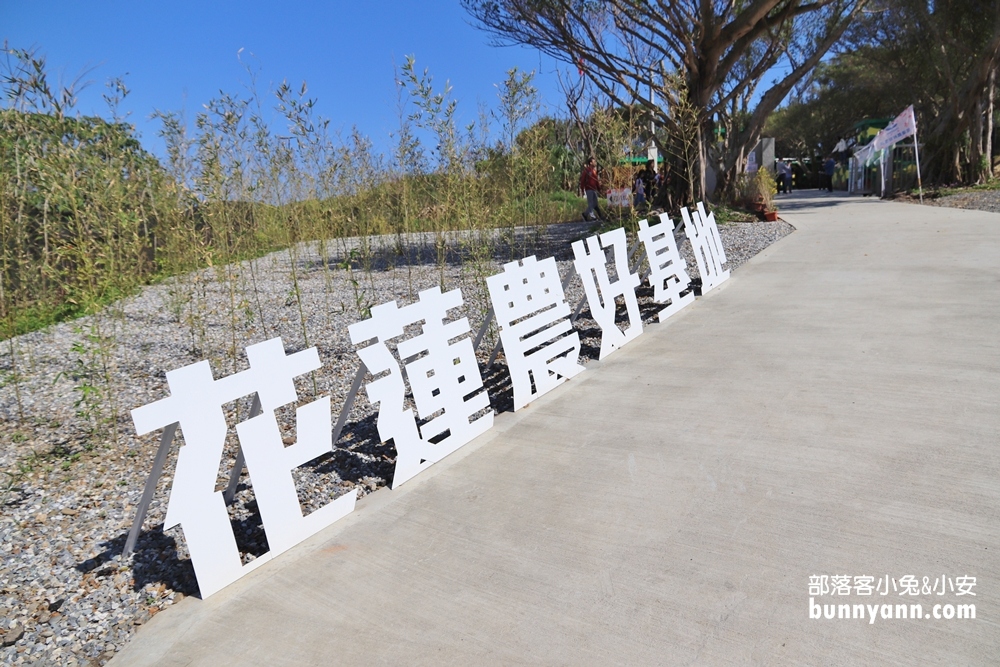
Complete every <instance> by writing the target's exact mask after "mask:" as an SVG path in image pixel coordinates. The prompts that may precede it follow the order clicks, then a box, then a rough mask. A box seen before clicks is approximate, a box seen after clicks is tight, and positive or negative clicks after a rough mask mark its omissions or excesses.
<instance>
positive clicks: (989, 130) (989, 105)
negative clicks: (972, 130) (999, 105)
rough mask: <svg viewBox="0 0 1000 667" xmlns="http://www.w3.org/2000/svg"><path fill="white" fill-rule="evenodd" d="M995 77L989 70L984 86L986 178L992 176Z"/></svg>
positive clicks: (993, 71)
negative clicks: (985, 91)
mask: <svg viewBox="0 0 1000 667" xmlns="http://www.w3.org/2000/svg"><path fill="white" fill-rule="evenodd" d="M996 78H997V71H996V69H992V70H990V81H989V83H988V84H987V86H986V88H987V93H986V136H985V138H984V141H983V154H984V155H985V156H986V164H987V167H986V178H987V180H989V179H991V178H993V98H994V97H995V96H996Z"/></svg>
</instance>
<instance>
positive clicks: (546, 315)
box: [486, 256, 583, 411]
mask: <svg viewBox="0 0 1000 667" xmlns="http://www.w3.org/2000/svg"><path fill="white" fill-rule="evenodd" d="M486 284H487V286H488V287H489V290H490V300H491V302H492V304H493V312H494V313H495V314H496V318H497V324H498V326H499V327H500V340H501V341H502V342H503V351H504V355H506V357H507V368H508V369H509V371H510V377H511V383H512V384H513V386H514V410H515V411H516V410H520V409H521V408H523V407H524V406H525V405H527V404H528V403H529V402H531V401H532V400H533V399H535V398H537V397H538V396H541V395H542V394H544V393H546V392H548V391H551V390H552V389H554V388H555V387H556V386H557V385H559V384H560V383H562V382H565V381H566V380H568V379H569V378H571V377H573V376H574V375H576V374H577V373H579V372H580V371H582V370H583V366H581V365H580V364H579V363H577V360H578V359H579V357H580V335H579V334H578V333H577V332H576V331H574V330H573V325H572V324H571V323H570V321H569V314H570V312H569V306H568V305H567V303H566V297H565V295H564V294H563V288H562V284H561V283H560V282H559V270H558V268H557V267H556V260H555V258H553V257H549V258H548V259H545V260H542V261H541V262H539V261H537V260H536V259H535V257H534V256H531V257H526V258H524V260H522V261H521V262H510V263H509V264H504V267H503V273H498V274H497V275H495V276H491V277H490V278H487V279H486Z"/></svg>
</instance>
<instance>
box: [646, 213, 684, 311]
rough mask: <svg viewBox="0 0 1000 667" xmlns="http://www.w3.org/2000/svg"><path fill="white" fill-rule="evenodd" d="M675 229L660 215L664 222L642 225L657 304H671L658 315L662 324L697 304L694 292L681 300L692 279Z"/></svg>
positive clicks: (661, 220)
mask: <svg viewBox="0 0 1000 667" xmlns="http://www.w3.org/2000/svg"><path fill="white" fill-rule="evenodd" d="M673 229H674V226H673V223H671V222H670V218H668V217H667V216H666V214H660V222H659V223H658V224H655V225H650V224H649V223H648V222H647V221H645V220H640V221H639V240H640V241H642V245H643V246H644V247H645V249H646V261H648V262H649V270H650V273H649V284H650V285H652V286H653V301H655V302H656V303H664V304H668V305H667V307H666V308H664V309H663V310H661V311H660V312H659V313H657V317H658V318H659V321H660V322H662V321H663V320H665V319H667V318H668V317H670V316H671V315H673V314H674V313H676V312H677V311H679V310H680V309H681V308H684V307H685V306H687V305H689V304H691V303H693V302H694V292H692V291H688V293H687V294H685V295H683V296H681V292H683V291H684V290H686V289H687V288H688V285H689V284H690V283H691V278H689V277H688V273H687V263H686V262H685V261H684V260H683V259H682V258H681V255H680V252H678V250H677V241H675V240H674V231H673Z"/></svg>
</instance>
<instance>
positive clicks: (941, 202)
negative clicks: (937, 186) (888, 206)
mask: <svg viewBox="0 0 1000 667" xmlns="http://www.w3.org/2000/svg"><path fill="white" fill-rule="evenodd" d="M913 201H914V202H917V201H918V200H917V199H916V198H913ZM924 201H925V202H926V203H928V204H930V205H932V206H946V207H948V208H966V209H972V210H975V211H990V212H992V213H1000V190H970V191H969V192H960V193H958V194H954V195H948V196H947V197H938V198H937V199H929V198H926V197H925V198H924Z"/></svg>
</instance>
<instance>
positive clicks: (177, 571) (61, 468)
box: [0, 222, 791, 664]
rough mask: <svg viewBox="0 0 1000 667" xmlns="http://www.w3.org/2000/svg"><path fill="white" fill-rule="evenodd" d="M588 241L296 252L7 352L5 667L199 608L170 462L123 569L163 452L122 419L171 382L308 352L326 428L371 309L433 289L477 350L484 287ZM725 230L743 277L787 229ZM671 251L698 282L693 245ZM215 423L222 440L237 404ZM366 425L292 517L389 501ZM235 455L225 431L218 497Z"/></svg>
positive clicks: (488, 234)
mask: <svg viewBox="0 0 1000 667" xmlns="http://www.w3.org/2000/svg"><path fill="white" fill-rule="evenodd" d="M589 230H590V228H589V225H587V224H584V223H567V224H561V225H550V226H548V227H547V228H542V227H538V228H519V229H516V230H514V231H513V232H511V231H509V230H505V231H500V230H490V231H484V232H455V233H449V234H446V235H444V236H441V235H440V234H408V235H401V236H380V237H367V238H350V239H336V240H328V241H325V242H311V243H306V244H299V245H297V246H295V247H294V248H292V249H291V250H283V251H280V252H275V253H273V254H270V255H267V256H265V257H262V258H260V259H256V260H253V261H246V262H242V263H240V264H236V265H231V266H224V267H214V268H209V269H205V270H202V271H198V272H194V273H190V274H186V275H184V276H180V277H177V278H174V279H171V280H169V281H166V282H164V283H161V284H158V285H153V286H149V287H146V288H144V289H142V291H141V292H140V293H138V294H137V295H135V296H133V297H129V298H127V299H124V300H122V301H120V302H117V303H115V304H113V305H112V306H110V307H108V308H107V309H105V310H104V311H102V312H101V313H99V314H98V315H94V316H90V317H86V318H82V319H79V320H76V321H73V322H68V323H63V324H59V325H56V326H53V327H50V328H49V329H47V330H44V331H38V332H34V333H31V334H26V335H23V336H20V337H18V338H16V339H12V340H11V341H5V342H4V343H3V345H2V351H3V352H2V353H3V356H2V357H0V373H3V378H4V380H5V384H4V385H3V386H2V387H0V470H2V471H3V474H2V476H0V483H2V486H0V493H2V503H3V512H2V513H0V624H2V625H0V635H2V636H3V637H4V638H5V642H4V643H5V646H4V647H3V648H0V660H2V661H4V662H6V663H15V664H16V663H19V662H23V663H25V664H35V663H46V664H49V663H52V664H63V663H64V664H71V663H73V662H74V661H76V662H79V663H83V662H86V661H87V660H96V661H97V662H98V663H103V662H105V661H106V660H108V659H110V657H111V656H113V655H114V652H115V651H116V650H117V649H120V648H121V647H122V646H123V645H124V644H125V643H126V642H127V641H128V639H129V637H130V636H131V635H132V633H133V632H134V631H135V628H136V627H137V626H138V625H141V624H142V623H143V622H145V620H147V619H148V618H149V617H150V616H151V615H152V614H155V613H157V612H158V611H159V610H161V609H162V608H164V607H165V606H167V605H170V604H172V603H173V602H176V601H177V600H178V599H179V598H180V597H182V596H183V595H190V594H194V593H196V592H197V586H196V583H195V579H194V573H193V570H192V568H191V566H190V561H189V559H188V555H187V551H186V548H185V546H184V541H183V536H182V533H181V532H180V531H179V530H169V531H164V530H163V528H162V524H163V519H164V514H165V511H166V500H167V497H168V490H169V485H170V481H171V474H172V470H173V468H174V464H175V462H176V455H177V450H178V447H177V446H176V445H175V446H174V447H173V449H172V452H171V456H170V458H168V460H167V464H166V467H165V471H164V475H163V477H162V479H161V481H160V485H159V488H158V489H157V492H156V496H155V498H154V500H153V504H152V506H151V508H150V512H149V515H148V517H147V519H146V523H145V526H144V531H143V533H142V534H141V536H140V538H139V541H138V544H137V546H136V550H135V554H134V556H133V557H132V558H130V559H128V560H122V559H121V557H120V553H121V551H122V547H123V545H124V541H125V537H126V534H127V532H128V529H129V527H130V523H131V521H132V518H133V513H134V511H135V506H136V504H137V502H138V500H139V496H140V494H141V492H142V488H143V484H144V482H145V478H146V475H147V474H148V472H149V469H150V466H151V463H152V460H153V456H154V453H155V450H156V447H157V444H158V437H157V436H155V435H150V436H148V437H143V438H137V437H136V436H135V435H134V429H133V427H132V423H131V419H130V418H129V416H128V415H129V412H128V411H129V410H130V409H132V408H134V407H137V406H140V405H144V404H146V403H149V402H151V401H154V400H157V399H160V398H162V397H164V396H165V395H166V393H167V386H166V382H165V377H164V374H165V372H166V371H169V370H173V369H175V368H179V367H181V366H184V365H187V364H190V363H194V362H196V361H200V360H202V359H208V360H209V361H210V362H211V365H212V368H213V372H214V373H215V376H216V377H220V376H222V375H227V374H229V373H232V372H235V371H239V370H242V369H244V368H246V360H245V357H244V354H243V348H244V347H246V346H247V345H250V344H253V343H257V342H260V341H263V340H266V339H269V338H273V337H275V336H281V337H282V339H283V341H284V344H285V348H286V350H288V351H293V350H298V349H302V348H304V347H307V344H308V345H315V346H317V347H318V349H319V354H320V358H321V361H322V362H323V368H322V369H321V370H320V371H317V372H316V373H315V375H314V376H312V377H304V378H301V379H300V380H299V382H298V383H297V389H298V392H299V396H300V398H301V399H302V400H303V401H307V400H311V397H313V396H316V395H326V394H329V395H330V396H331V398H332V403H333V406H334V410H335V411H339V409H340V406H341V405H342V404H343V401H344V399H345V397H346V395H347V393H348V390H349V387H350V384H351V381H352V380H353V377H354V374H355V371H356V369H357V365H358V357H357V355H356V354H355V352H354V347H353V346H352V345H351V344H350V340H349V338H348V333H347V327H348V325H350V324H353V323H354V322H356V321H359V320H360V319H362V318H363V317H365V316H366V314H367V311H368V309H369V308H370V307H372V306H374V305H377V304H380V303H384V302H386V301H389V300H393V299H395V300H396V301H397V302H399V303H400V304H405V303H410V302H412V301H413V300H415V299H416V297H417V293H418V292H419V291H420V290H424V289H427V288H430V287H433V286H435V285H441V286H442V287H443V288H445V289H454V288H461V289H462V293H463V295H464V299H465V306H464V308H463V309H462V312H460V313H455V315H456V316H457V317H461V316H467V317H468V318H469V321H470V324H471V326H472V330H473V332H475V331H476V330H477V329H478V328H479V326H480V325H481V323H482V322H483V319H484V317H485V315H486V312H487V310H488V307H489V303H488V298H487V292H486V288H485V279H486V278H487V277H488V276H490V275H493V274H494V273H497V272H499V271H500V270H501V265H502V264H503V263H504V262H506V261H510V260H512V259H517V258H520V257H523V256H526V255H530V254H535V255H537V256H538V257H539V258H544V257H548V256H552V255H554V256H555V257H556V259H557V261H558V264H559V269H560V272H561V274H562V275H563V276H566V275H568V273H569V272H571V271H572V270H573V269H572V261H571V258H572V250H571V248H570V243H571V241H573V240H575V239H577V238H581V237H583V236H585V235H587V233H588V232H589ZM720 231H721V234H722V239H723V243H724V245H725V248H726V253H727V256H728V258H729V260H730V261H729V264H728V267H729V268H736V267H738V266H740V265H741V264H742V263H744V262H745V261H746V260H747V259H749V258H750V257H752V256H753V255H754V254H756V253H757V252H759V251H760V250H761V249H763V248H764V247H766V246H767V245H769V244H770V243H772V242H774V241H775V240H777V239H778V238H780V237H781V236H784V235H785V234H787V233H789V231H791V227H790V226H789V225H787V224H786V223H783V222H777V223H734V224H730V225H726V226H723V227H722V228H721V230H720ZM681 251H682V253H683V254H685V255H686V257H687V259H688V268H689V271H690V272H691V274H692V277H694V276H696V275H697V268H696V265H695V263H694V260H693V257H692V256H691V254H690V246H689V245H688V244H687V242H686V241H685V242H684V243H683V244H682V246H681ZM651 294H652V290H651V289H650V288H648V287H645V286H644V287H641V288H640V290H639V296H640V305H641V307H642V312H643V318H644V321H646V322H649V321H652V320H654V319H655V312H656V310H657V309H656V307H655V306H654V304H653V303H652V301H651ZM582 297H583V289H582V287H581V285H580V282H579V279H578V278H575V277H574V279H573V280H572V281H571V282H570V284H569V287H568V289H567V300H568V301H569V302H570V305H571V307H572V306H575V305H576V303H577V302H578V301H579V300H580V299H581V298H582ZM576 328H577V329H578V330H579V331H580V332H581V338H582V339H583V354H584V356H585V361H586V358H596V356H597V351H598V348H599V346H600V341H599V337H600V331H599V329H598V327H597V325H596V323H595V322H594V321H593V320H592V319H590V317H589V311H588V310H587V309H586V308H585V309H584V310H583V313H582V316H581V317H580V318H579V319H578V320H577V322H576ZM495 341H496V331H495V329H494V330H491V331H490V332H489V333H488V335H487V337H486V340H485V341H484V343H483V344H482V345H481V346H480V349H479V350H478V353H479V356H480V360H481V362H482V366H483V367H484V368H485V365H486V360H487V358H488V356H489V353H490V350H491V349H492V347H493V343H494V342H495ZM12 351H13V354H11V352H12ZM484 379H485V381H486V384H487V388H488V391H489V394H490V398H491V402H492V405H493V408H494V409H495V410H497V411H498V412H500V411H504V410H509V409H510V405H511V388H510V381H509V378H508V376H507V372H506V367H505V365H504V363H503V357H502V355H501V357H500V361H499V362H498V363H497V364H495V365H494V366H493V367H492V369H491V370H490V371H489V372H488V373H487V374H486V377H485V378H484ZM228 407H229V408H230V410H229V419H230V424H231V425H233V424H235V422H236V421H237V420H238V419H239V418H240V416H241V415H246V414H247V412H248V410H249V407H250V406H249V403H245V404H244V403H239V402H237V403H233V404H231V405H230V406H228ZM293 408H294V406H287V407H285V408H283V409H281V410H279V414H278V420H279V423H280V424H281V427H282V429H283V430H284V431H285V433H286V434H287V435H288V436H293V435H294V433H293V427H292V424H293V419H294V409H293ZM374 417H375V411H374V409H373V408H372V406H371V405H369V404H368V402H367V400H365V398H364V395H363V394H362V395H361V396H360V397H359V400H358V401H357V402H356V403H355V405H354V408H353V410H352V412H351V415H350V419H349V421H348V425H347V427H346V428H345V430H344V433H343V434H342V436H341V437H340V440H339V441H338V442H337V444H336V449H335V451H334V452H332V453H331V454H329V455H327V456H324V457H322V458H320V459H317V460H314V461H312V462H310V463H309V464H307V465H306V466H303V467H302V468H299V469H298V470H297V471H296V479H297V482H298V488H299V496H300V500H301V501H302V503H303V505H304V507H306V508H307V509H308V508H314V507H316V506H319V505H322V504H325V503H326V502H329V500H330V499H331V497H333V496H336V495H339V494H341V493H343V492H346V491H348V490H350V489H360V490H361V493H362V494H366V493H370V492H372V491H374V490H375V489H378V488H380V487H382V486H385V485H386V483H387V480H388V479H390V478H391V474H392V469H393V464H394V458H395V450H394V448H393V447H392V446H391V445H385V444H382V443H380V442H379V439H378V437H377V433H376V431H375V420H374ZM179 437H182V436H179ZM235 456H236V441H235V435H234V430H233V429H231V434H230V438H229V440H228V441H227V446H226V451H225V456H224V459H225V460H223V461H222V462H221V465H220V473H219V480H220V485H224V484H225V478H226V475H227V474H228V470H229V468H230V467H231V466H232V465H233V463H234V460H235ZM245 481H246V478H245V477H244V483H243V484H241V486H240V489H239V492H238V494H237V498H236V501H235V503H233V505H232V506H231V508H230V512H231V516H232V519H233V525H234V527H235V531H236V533H237V542H238V544H239V546H240V549H241V552H242V553H243V556H244V559H245V560H250V559H252V558H254V557H255V556H256V555H259V554H261V553H263V552H264V551H266V549H267V546H266V541H265V539H264V533H263V530H262V527H261V522H260V518H259V515H258V514H257V512H256V504H255V502H254V499H253V492H252V488H250V487H248V486H247V485H246V483H245ZM6 639H9V640H10V641H9V642H7V641H6ZM8 643H9V645H6V644H8Z"/></svg>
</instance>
